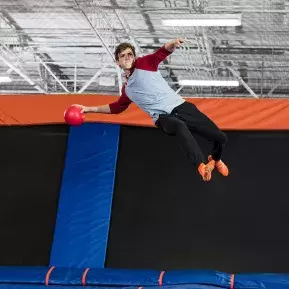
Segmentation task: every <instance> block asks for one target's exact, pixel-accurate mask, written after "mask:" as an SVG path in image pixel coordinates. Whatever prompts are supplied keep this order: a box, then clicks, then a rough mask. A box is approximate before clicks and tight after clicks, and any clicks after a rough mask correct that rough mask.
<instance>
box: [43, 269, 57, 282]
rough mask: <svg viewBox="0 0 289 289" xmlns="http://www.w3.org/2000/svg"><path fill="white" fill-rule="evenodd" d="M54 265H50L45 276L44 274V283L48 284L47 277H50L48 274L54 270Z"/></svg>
mask: <svg viewBox="0 0 289 289" xmlns="http://www.w3.org/2000/svg"><path fill="white" fill-rule="evenodd" d="M54 268H55V266H53V267H51V268H50V269H49V270H48V272H47V273H46V276H45V285H46V286H48V283H49V278H50V275H51V272H52V271H53V270H54Z"/></svg>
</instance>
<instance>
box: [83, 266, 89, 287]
mask: <svg viewBox="0 0 289 289" xmlns="http://www.w3.org/2000/svg"><path fill="white" fill-rule="evenodd" d="M89 269H90V268H87V269H85V271H84V273H83V275H82V278H81V284H82V286H85V285H86V276H87V273H88V271H89Z"/></svg>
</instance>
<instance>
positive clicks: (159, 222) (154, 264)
mask: <svg viewBox="0 0 289 289" xmlns="http://www.w3.org/2000/svg"><path fill="white" fill-rule="evenodd" d="M226 133H227V135H228V139H229V142H228V145H227V147H226V150H225V153H224V160H225V161H226V163H227V164H228V166H229V169H230V176H229V177H227V178H225V177H223V176H220V175H219V174H218V173H217V172H216V171H215V172H214V174H213V179H212V181H211V182H209V183H204V182H203V181H202V180H201V179H200V178H199V176H198V175H197V174H196V172H195V169H194V168H192V167H191V164H190V163H189V161H188V159H187V157H186V155H185V154H184V152H183V151H182V149H181V148H180V146H179V144H178V143H177V141H176V139H175V138H173V137H168V136H165V135H164V134H163V133H162V132H160V131H159V130H157V129H155V128H140V127H122V129H121V137H120V148H119V156H118V164H117V174H116V180H115V192H114V201H113V208H112V220H111V227H110V235H109V243H108V250H107V260H106V266H107V267H109V268H139V269H159V270H172V269H212V270H221V271H226V272H235V273H237V272H289V266H288V260H289V233H288V230H287V227H288V223H289V189H288V179H289V169H288V163H289V154H288V148H289V132H282V131H280V132H247V131H244V132H226ZM197 140H198V141H199V144H200V145H201V147H202V149H203V151H204V153H205V154H206V155H207V153H208V152H209V151H210V147H211V143H210V142H208V141H206V140H204V139H202V138H201V137H198V136H197Z"/></svg>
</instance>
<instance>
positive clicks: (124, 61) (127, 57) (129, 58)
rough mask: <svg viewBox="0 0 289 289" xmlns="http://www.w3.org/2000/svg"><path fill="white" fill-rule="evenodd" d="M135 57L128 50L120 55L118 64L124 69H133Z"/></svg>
mask: <svg viewBox="0 0 289 289" xmlns="http://www.w3.org/2000/svg"><path fill="white" fill-rule="evenodd" d="M134 60H135V57H134V55H133V52H132V50H131V49H130V48H127V49H125V50H123V51H122V52H120V53H119V55H118V60H117V62H116V63H117V64H118V65H119V66H120V67H121V68H122V69H124V70H125V69H131V68H132V66H133V63H134Z"/></svg>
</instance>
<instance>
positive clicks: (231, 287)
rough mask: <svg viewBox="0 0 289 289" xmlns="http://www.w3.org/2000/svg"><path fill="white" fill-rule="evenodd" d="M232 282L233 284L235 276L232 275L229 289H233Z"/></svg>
mask: <svg viewBox="0 0 289 289" xmlns="http://www.w3.org/2000/svg"><path fill="white" fill-rule="evenodd" d="M234 282H235V275H234V274H232V275H231V279H230V289H234Z"/></svg>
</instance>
